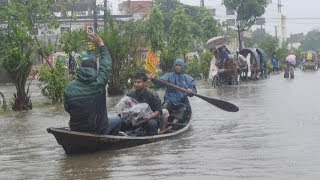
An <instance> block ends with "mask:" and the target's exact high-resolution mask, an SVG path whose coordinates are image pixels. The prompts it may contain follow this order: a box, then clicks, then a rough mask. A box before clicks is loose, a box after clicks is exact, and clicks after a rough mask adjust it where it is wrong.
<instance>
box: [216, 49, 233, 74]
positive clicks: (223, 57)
mask: <svg viewBox="0 0 320 180" xmlns="http://www.w3.org/2000/svg"><path fill="white" fill-rule="evenodd" d="M229 55H230V53H229V51H227V47H226V46H222V47H221V50H220V51H219V60H218V68H219V69H223V68H225V64H226V62H227V61H228V57H229Z"/></svg>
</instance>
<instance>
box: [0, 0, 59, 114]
mask: <svg viewBox="0 0 320 180" xmlns="http://www.w3.org/2000/svg"><path fill="white" fill-rule="evenodd" d="M52 8H53V1H41V0H28V1H20V0H11V1H10V2H9V3H8V4H7V6H2V7H1V8H0V21H2V22H6V23H7V26H5V27H4V29H3V30H2V31H1V35H0V36H2V37H1V41H2V42H1V43H0V49H1V52H0V53H1V56H0V58H1V61H2V63H3V67H4V68H5V69H6V70H7V71H8V72H9V73H10V74H11V76H12V78H13V81H14V84H15V86H16V90H17V92H16V93H15V94H14V101H13V103H12V109H13V110H27V109H31V108H32V103H31V100H30V96H29V95H28V93H29V92H28V91H29V90H28V88H27V89H26V87H25V86H26V82H27V77H28V75H29V73H30V70H31V66H32V64H33V61H34V57H33V56H32V55H33V54H34V53H35V52H37V51H38V49H41V48H40V47H39V46H40V43H39V41H38V39H37V36H36V32H37V30H38V29H46V28H53V27H56V25H57V21H56V19H55V16H54V15H53V13H52V11H51V10H52Z"/></svg>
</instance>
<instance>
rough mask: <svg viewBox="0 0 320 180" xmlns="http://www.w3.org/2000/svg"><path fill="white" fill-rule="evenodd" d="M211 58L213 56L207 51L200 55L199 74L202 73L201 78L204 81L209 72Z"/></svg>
mask: <svg viewBox="0 0 320 180" xmlns="http://www.w3.org/2000/svg"><path fill="white" fill-rule="evenodd" d="M212 58H213V54H212V53H211V52H209V51H206V52H204V53H203V55H202V59H201V62H200V72H202V76H203V77H204V78H205V79H208V78H209V72H210V68H209V67H210V62H211V60H212Z"/></svg>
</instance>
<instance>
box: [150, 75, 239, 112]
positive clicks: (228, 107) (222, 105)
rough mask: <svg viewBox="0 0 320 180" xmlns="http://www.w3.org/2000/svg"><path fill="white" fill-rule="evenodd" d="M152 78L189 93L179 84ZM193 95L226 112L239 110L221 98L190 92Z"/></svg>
mask: <svg viewBox="0 0 320 180" xmlns="http://www.w3.org/2000/svg"><path fill="white" fill-rule="evenodd" d="M153 80H155V81H157V82H159V83H162V84H164V85H166V86H168V87H172V88H174V89H177V90H179V91H181V92H184V93H187V94H188V93H189V92H188V91H187V90H186V89H184V88H181V87H179V86H176V85H173V84H171V83H168V82H167V81H163V80H160V79H156V78H154V79H153ZM192 94H193V95H194V96H196V97H198V98H200V99H202V100H204V101H207V102H208V103H210V104H212V105H214V106H216V107H218V108H220V109H222V110H225V111H228V112H237V111H239V108H238V107H237V106H236V105H234V104H232V103H229V102H226V101H222V100H219V99H214V98H209V97H205V96H202V95H200V94H197V93H192Z"/></svg>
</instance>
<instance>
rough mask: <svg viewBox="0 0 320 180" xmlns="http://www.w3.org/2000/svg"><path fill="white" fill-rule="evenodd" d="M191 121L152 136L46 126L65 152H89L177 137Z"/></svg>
mask: <svg viewBox="0 0 320 180" xmlns="http://www.w3.org/2000/svg"><path fill="white" fill-rule="evenodd" d="M191 123H192V119H190V121H189V122H188V124H186V125H185V126H184V127H183V128H181V129H179V130H177V131H173V132H171V133H168V134H162V135H154V136H113V135H97V134H92V133H83V132H76V131H71V130H70V129H69V128H48V129H47V131H48V133H51V134H53V135H54V137H55V138H56V140H57V142H58V144H60V145H61V146H62V147H63V149H64V151H65V152H66V154H79V153H90V152H94V151H99V150H118V149H124V148H129V147H134V146H138V145H142V144H148V143H153V142H156V141H160V140H163V139H169V138H173V137H177V136H179V135H181V134H183V133H184V132H186V131H187V130H188V129H189V128H190V125H191Z"/></svg>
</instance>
